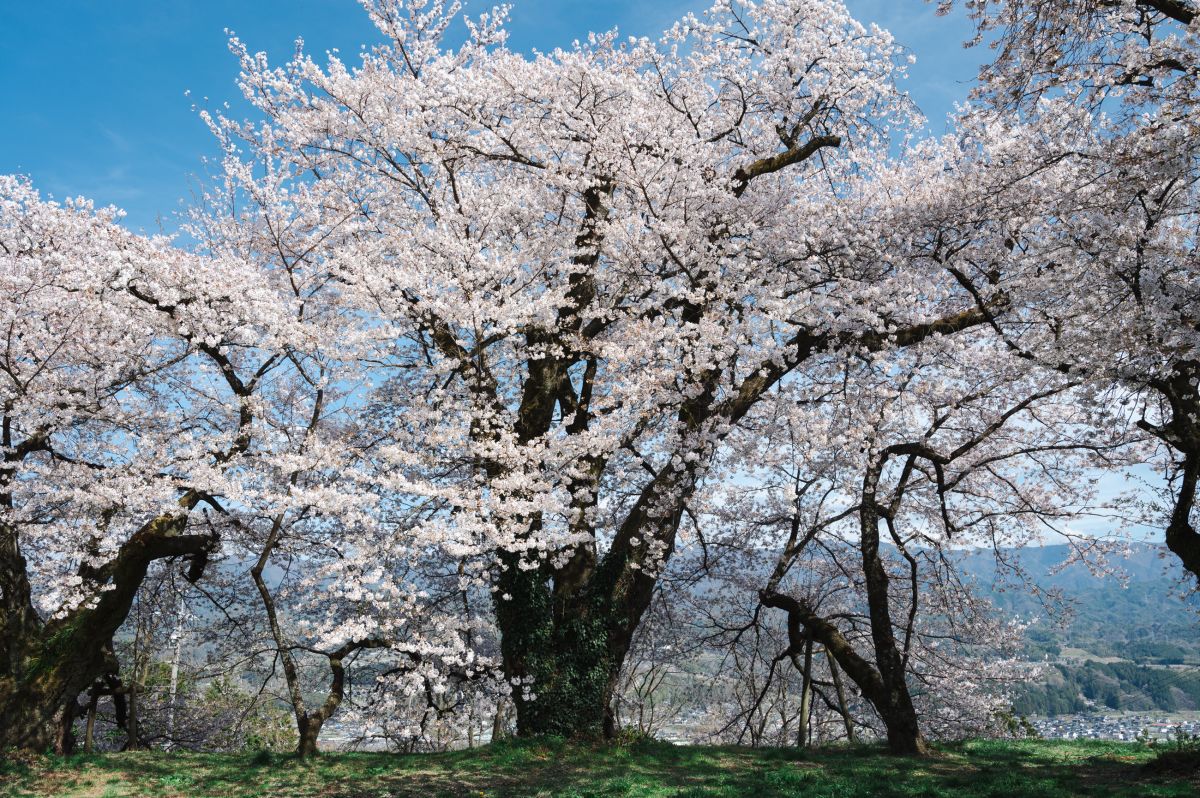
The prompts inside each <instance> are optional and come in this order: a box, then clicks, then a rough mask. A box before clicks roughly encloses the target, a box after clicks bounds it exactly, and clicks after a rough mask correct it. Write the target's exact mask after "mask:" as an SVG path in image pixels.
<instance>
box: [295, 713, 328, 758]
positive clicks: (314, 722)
mask: <svg viewBox="0 0 1200 798" xmlns="http://www.w3.org/2000/svg"><path fill="white" fill-rule="evenodd" d="M296 721H297V722H296V726H297V728H296V731H298V732H299V733H300V741H299V742H298V743H297V744H296V756H298V757H300V758H301V759H308V758H311V757H314V756H316V755H317V754H319V753H320V750H319V749H318V748H317V737H319V736H320V734H321V726H322V725H323V724H324V718H321V717H319V716H318V717H313V716H310V715H302V716H299V717H297V719H296Z"/></svg>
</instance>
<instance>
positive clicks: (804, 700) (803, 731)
mask: <svg viewBox="0 0 1200 798" xmlns="http://www.w3.org/2000/svg"><path fill="white" fill-rule="evenodd" d="M792 657H793V662H794V661H795V660H794V658H795V654H793V655H792ZM812 660H813V639H812V634H809V635H807V636H806V638H805V641H804V668H803V670H802V673H803V675H804V676H803V680H802V682H801V684H800V719H799V721H798V723H799V726H800V729H799V731H798V733H797V734H796V746H797V747H798V748H804V747H805V746H807V745H808V744H809V742H810V741H809V739H808V718H809V715H810V714H811V713H812Z"/></svg>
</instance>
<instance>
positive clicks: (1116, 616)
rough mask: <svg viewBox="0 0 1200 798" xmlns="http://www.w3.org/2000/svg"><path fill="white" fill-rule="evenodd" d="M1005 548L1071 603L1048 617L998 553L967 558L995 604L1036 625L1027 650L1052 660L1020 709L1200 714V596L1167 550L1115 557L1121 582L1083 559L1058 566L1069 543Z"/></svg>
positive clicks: (1147, 547)
mask: <svg viewBox="0 0 1200 798" xmlns="http://www.w3.org/2000/svg"><path fill="white" fill-rule="evenodd" d="M1002 553H1003V555H1004V558H1005V559H1006V560H1008V561H1010V562H1013V563H1015V564H1017V565H1019V566H1020V567H1021V568H1022V569H1024V570H1025V571H1026V572H1027V573H1028V575H1029V577H1030V578H1031V579H1032V581H1033V583H1034V584H1035V585H1036V586H1037V587H1038V588H1040V589H1041V590H1043V591H1050V590H1054V591H1059V592H1060V593H1061V595H1062V597H1063V599H1064V600H1065V604H1066V605H1067V606H1068V607H1069V608H1070V610H1069V613H1068V614H1067V615H1066V616H1065V617H1063V618H1053V617H1048V614H1047V612H1046V609H1045V607H1044V605H1043V604H1042V602H1041V601H1040V600H1039V599H1038V598H1037V597H1036V595H1035V594H1034V591H1030V590H1028V589H1022V588H1021V587H1019V586H1014V585H1012V584H1011V583H1009V582H1007V581H1006V579H1005V578H1003V576H1002V572H1001V573H1000V574H998V573H997V568H996V559H995V557H994V556H993V554H992V553H991V552H982V551H977V552H971V553H969V554H967V555H965V557H964V566H965V568H966V570H967V571H968V572H969V573H970V574H972V575H973V576H974V578H975V579H976V580H977V583H978V586H979V587H980V588H981V589H982V591H983V592H984V593H985V594H986V595H989V596H990V598H991V599H992V600H993V601H994V602H995V604H996V605H997V606H998V607H1000V608H1001V609H1002V610H1004V611H1006V612H1012V613H1013V614H1015V615H1019V616H1021V617H1023V618H1025V619H1027V620H1031V621H1034V623H1033V625H1032V626H1031V627H1030V629H1029V632H1028V636H1027V641H1028V653H1029V655H1030V657H1031V658H1034V659H1042V660H1046V661H1048V662H1050V663H1051V666H1050V667H1049V669H1048V671H1047V675H1046V679H1045V681H1044V683H1043V684H1041V685H1036V686H1033V687H1030V688H1029V689H1027V690H1025V691H1024V692H1023V693H1022V694H1021V695H1020V696H1018V697H1017V700H1016V702H1015V706H1014V709H1016V711H1017V712H1019V713H1021V714H1027V715H1059V714H1072V713H1078V712H1088V711H1111V710H1136V711H1140V710H1160V711H1166V712H1175V711H1180V710H1200V634H1198V633H1200V596H1198V595H1197V594H1196V593H1195V592H1193V591H1191V582H1190V581H1189V580H1188V579H1185V572H1184V571H1183V569H1182V568H1181V567H1180V566H1179V564H1178V561H1177V560H1176V559H1175V558H1174V556H1173V555H1171V553H1170V552H1168V551H1166V550H1165V549H1164V548H1163V547H1161V546H1156V545H1152V544H1139V545H1136V546H1134V547H1133V550H1132V552H1131V554H1130V556H1129V557H1128V558H1124V559H1118V560H1115V561H1114V562H1113V563H1112V564H1113V565H1114V566H1117V567H1118V568H1120V570H1121V571H1123V572H1124V575H1125V583H1124V584H1122V580H1121V579H1120V578H1118V577H1116V576H1096V575H1094V574H1092V573H1091V572H1090V571H1089V570H1088V568H1087V567H1086V566H1084V565H1081V564H1078V563H1075V564H1072V565H1069V566H1066V567H1065V568H1062V569H1061V570H1059V571H1057V572H1055V569H1056V568H1057V567H1058V566H1060V565H1061V564H1062V563H1063V562H1064V561H1065V560H1066V558H1067V556H1068V549H1067V547H1066V546H1044V547H1041V548H1026V549H1019V550H1010V551H1004V552H1002Z"/></svg>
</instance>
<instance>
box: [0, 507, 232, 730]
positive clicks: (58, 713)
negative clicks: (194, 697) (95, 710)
mask: <svg viewBox="0 0 1200 798" xmlns="http://www.w3.org/2000/svg"><path fill="white" fill-rule="evenodd" d="M185 526H186V516H185V515H184V514H183V513H180V514H176V515H166V516H161V517H159V518H156V519H154V520H153V521H151V522H149V523H147V524H146V525H145V526H143V527H142V528H141V529H140V530H138V531H137V532H136V533H135V534H134V535H133V536H132V537H131V538H130V539H129V540H128V541H127V542H126V543H125V544H124V545H123V546H122V547H121V549H120V551H119V552H118V554H117V556H116V557H115V558H114V559H113V560H112V561H111V562H109V563H108V564H106V565H105V566H103V567H102V568H100V569H98V570H96V571H94V572H89V573H87V574H86V575H85V579H86V581H87V582H88V583H90V584H91V585H93V586H94V587H95V588H97V589H99V588H100V587H102V586H104V587H107V588H108V589H106V590H103V591H102V592H98V594H97V596H98V597H97V599H96V600H95V602H94V603H91V604H85V605H83V606H82V607H80V608H78V609H76V610H74V611H72V612H70V613H68V614H67V615H66V616H65V617H62V618H56V619H53V620H50V621H43V620H42V619H41V618H39V617H38V615H37V613H36V611H35V610H34V608H33V604H32V596H31V592H30V588H29V579H28V576H27V573H26V563H25V559H24V557H23V556H22V555H21V553H20V546H19V541H18V537H17V532H16V530H15V529H12V528H0V590H2V593H3V595H2V597H0V601H2V602H3V603H2V605H0V611H2V615H0V646H2V650H3V655H4V656H3V659H2V660H0V750H3V749H6V748H20V749H25V750H32V751H55V752H58V753H67V752H69V751H70V750H71V747H72V744H73V739H72V733H71V726H72V723H73V721H74V717H75V704H76V699H77V697H78V696H79V695H80V694H81V693H83V692H84V691H85V690H87V689H88V688H89V687H90V686H91V685H92V684H93V683H94V682H95V681H96V679H97V678H100V677H101V676H103V675H104V674H105V673H106V672H107V671H108V670H109V669H111V656H112V655H111V650H110V644H111V641H112V637H113V634H114V633H115V632H116V631H117V629H118V628H119V627H120V626H121V624H122V623H124V621H125V618H126V616H127V615H128V614H129V609H130V606H131V605H132V603H133V599H134V596H135V595H136V593H137V590H138V588H139V587H140V586H141V584H142V581H143V580H144V579H145V576H146V570H147V569H148V568H149V566H150V563H151V562H153V561H154V560H156V559H161V558H165V557H181V556H182V557H191V558H192V568H191V570H190V571H189V574H188V578H189V579H192V580H195V579H196V578H199V576H200V572H201V570H202V569H203V567H204V562H205V559H206V556H207V552H208V551H209V549H210V548H211V546H212V545H213V543H214V540H213V538H212V537H211V536H209V535H185V534H183V532H184V529H185Z"/></svg>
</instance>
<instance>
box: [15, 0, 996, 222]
mask: <svg viewBox="0 0 1200 798" xmlns="http://www.w3.org/2000/svg"><path fill="white" fill-rule="evenodd" d="M847 4H848V5H849V7H850V9H851V11H852V12H853V13H854V14H855V16H857V17H858V19H860V20H861V21H863V22H876V23H878V24H880V25H881V26H883V27H885V28H888V29H889V30H891V31H892V32H893V34H895V36H896V38H897V39H898V40H899V41H900V42H901V43H902V44H905V45H906V46H908V47H909V48H910V49H911V51H912V52H913V54H914V55H916V56H917V59H918V60H917V63H916V64H915V65H914V66H913V67H911V68H910V75H911V78H910V80H909V82H908V84H907V89H908V90H909V91H910V93H911V94H912V95H913V97H914V98H915V99H916V100H917V103H918V104H919V105H920V106H921V109H922V110H923V111H924V112H925V114H926V116H928V117H929V119H930V120H931V127H932V129H933V130H934V131H936V132H940V131H941V130H942V129H943V128H944V124H943V122H944V119H945V117H946V114H947V113H949V111H950V110H951V109H952V107H953V103H954V102H955V101H958V100H961V99H963V97H964V96H965V94H966V91H967V88H968V84H969V81H970V80H971V79H972V78H973V77H974V75H975V72H976V69H977V66H978V62H979V60H980V59H981V58H984V57H986V56H987V54H988V53H987V51H986V50H983V49H974V50H964V49H963V47H962V45H961V43H962V41H963V40H964V39H966V38H968V36H969V33H970V26H969V25H968V24H967V22H966V20H964V19H963V18H961V17H955V18H949V19H948V18H941V17H935V16H934V14H933V8H932V6H931V5H930V4H928V3H926V2H924V0H848V2H847ZM490 5H491V2H490V0H487V1H485V2H468V4H467V11H468V12H469V13H479V12H481V11H483V10H485V8H486V7H487V6H490ZM708 5H709V2H708V0H663V1H661V2H644V1H640V0H515V2H514V10H513V14H512V25H511V26H510V31H511V38H510V40H509V44H510V46H511V47H513V48H515V49H519V50H528V49H530V48H538V49H550V48H552V47H555V46H559V45H564V46H565V45H569V44H570V42H571V41H572V40H573V39H576V38H582V37H584V36H586V34H587V33H588V31H589V30H608V29H609V28H612V27H614V26H616V27H619V28H620V29H621V31H622V32H623V33H625V34H628V35H648V36H654V35H656V34H657V33H659V32H660V31H662V30H663V29H664V28H665V27H667V26H668V25H669V24H670V23H671V22H672V21H673V20H675V19H676V18H678V17H679V16H680V15H681V14H683V13H684V12H686V11H689V10H695V11H699V10H701V9H703V8H704V7H706V6H708ZM225 28H229V29H231V30H233V31H235V32H236V33H237V35H238V36H239V37H240V38H241V39H242V40H243V41H245V42H246V44H247V45H248V46H249V47H250V48H251V50H266V51H267V52H268V53H270V55H271V57H272V59H273V60H275V61H281V60H283V59H285V58H287V57H288V56H289V55H290V54H291V52H292V49H293V42H294V41H295V39H296V38H297V37H302V38H304V40H305V47H306V49H308V50H309V51H311V52H315V53H321V52H324V51H325V50H327V49H330V48H335V47H336V48H339V49H340V50H342V52H343V53H345V54H346V55H347V57H349V56H350V54H352V53H355V52H357V50H358V49H359V45H361V44H363V43H370V42H373V41H375V40H376V39H377V32H376V31H375V29H374V28H373V27H372V26H371V24H370V21H369V20H368V19H367V17H366V15H365V13H363V12H362V10H361V9H360V8H359V7H358V4H357V3H356V2H354V0H171V2H162V0H157V1H155V2H151V0H107V2H101V1H100V0H40V2H6V3H3V8H2V9H0V101H2V105H0V107H2V108H3V109H4V115H5V120H4V124H3V125H0V173H13V172H19V173H22V174H28V175H30V176H31V177H32V178H33V180H34V183H35V185H36V186H38V187H39V188H40V189H41V190H42V192H43V194H49V195H52V196H54V197H56V198H63V197H67V196H76V195H80V194H82V195H85V196H88V197H91V198H93V199H95V200H96V201H97V203H98V204H102V205H108V204H113V205H117V206H119V207H122V208H124V209H126V211H128V217H127V224H128V225H129V226H130V227H132V228H134V229H140V230H145V231H151V232H153V231H158V230H160V229H162V230H165V231H171V230H173V229H174V228H175V226H176V225H175V221H174V215H175V214H176V213H177V212H178V211H179V209H180V208H181V207H182V203H184V202H186V201H187V198H188V197H189V196H190V194H191V191H192V189H193V188H194V186H195V185H196V177H195V176H196V175H198V174H201V173H202V172H203V168H204V167H203V164H202V161H201V159H202V157H203V156H205V155H210V156H211V155H214V154H216V149H215V147H214V144H213V141H212V139H211V137H210V135H209V133H208V131H207V129H206V128H205V127H204V126H203V124H201V122H200V120H199V119H198V118H197V116H196V114H195V112H194V111H193V102H194V101H195V102H203V98H205V97H207V98H209V100H210V102H211V104H212V105H216V106H219V105H220V104H221V103H222V102H224V101H226V100H228V101H230V102H231V103H235V104H236V102H237V100H238V99H239V97H240V95H239V93H238V89H237V86H236V85H235V80H236V77H237V63H236V61H235V60H234V58H233V56H231V55H230V54H229V52H228V50H227V49H226V38H227V37H226V34H225V32H224V31H225ZM187 90H190V91H191V97H188V96H185V94H184V93H185V91H187ZM235 107H236V106H235Z"/></svg>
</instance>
